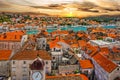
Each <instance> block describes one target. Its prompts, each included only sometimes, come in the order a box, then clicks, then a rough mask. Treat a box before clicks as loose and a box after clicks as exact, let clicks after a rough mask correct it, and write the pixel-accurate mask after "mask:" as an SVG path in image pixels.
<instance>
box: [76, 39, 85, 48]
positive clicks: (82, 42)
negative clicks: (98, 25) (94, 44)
mask: <svg viewBox="0 0 120 80" xmlns="http://www.w3.org/2000/svg"><path fill="white" fill-rule="evenodd" d="M78 43H79V46H80V47H84V46H86V45H87V42H86V41H85V40H79V41H78Z"/></svg>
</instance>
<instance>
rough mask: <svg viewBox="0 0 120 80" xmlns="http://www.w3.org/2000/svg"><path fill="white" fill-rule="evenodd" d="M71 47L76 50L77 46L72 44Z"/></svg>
mask: <svg viewBox="0 0 120 80" xmlns="http://www.w3.org/2000/svg"><path fill="white" fill-rule="evenodd" d="M71 47H72V48H78V47H79V46H78V44H72V45H71Z"/></svg>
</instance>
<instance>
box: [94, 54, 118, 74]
mask: <svg viewBox="0 0 120 80" xmlns="http://www.w3.org/2000/svg"><path fill="white" fill-rule="evenodd" d="M93 59H94V60H95V61H96V62H97V63H98V64H99V65H100V66H101V67H102V68H103V69H104V70H105V71H107V72H109V73H110V72H112V71H113V70H114V69H115V68H116V67H117V65H116V64H115V63H113V62H112V61H110V60H109V59H107V58H106V57H104V56H103V55H101V54H99V53H98V54H96V55H95V56H94V57H93Z"/></svg>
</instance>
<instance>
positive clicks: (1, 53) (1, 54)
mask: <svg viewBox="0 0 120 80" xmlns="http://www.w3.org/2000/svg"><path fill="white" fill-rule="evenodd" d="M11 52H12V51H11V50H0V60H9V58H10V55H11Z"/></svg>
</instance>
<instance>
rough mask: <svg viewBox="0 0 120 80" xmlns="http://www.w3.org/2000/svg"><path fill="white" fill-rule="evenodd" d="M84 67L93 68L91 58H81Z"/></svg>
mask: <svg viewBox="0 0 120 80" xmlns="http://www.w3.org/2000/svg"><path fill="white" fill-rule="evenodd" d="M79 63H80V66H81V68H82V69H88V68H93V67H94V66H93V64H92V62H91V61H90V60H79Z"/></svg>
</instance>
